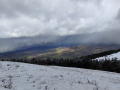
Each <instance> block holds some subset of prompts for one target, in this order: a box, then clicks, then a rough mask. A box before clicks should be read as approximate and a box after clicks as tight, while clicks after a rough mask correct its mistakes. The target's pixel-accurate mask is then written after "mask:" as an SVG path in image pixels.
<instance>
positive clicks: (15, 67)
mask: <svg viewBox="0 0 120 90" xmlns="http://www.w3.org/2000/svg"><path fill="white" fill-rule="evenodd" d="M0 90H120V74H118V73H112V72H104V71H96V70H88V69H79V68H67V67H57V66H40V65H32V64H25V63H17V62H0Z"/></svg>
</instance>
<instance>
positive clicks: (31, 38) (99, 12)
mask: <svg viewBox="0 0 120 90" xmlns="http://www.w3.org/2000/svg"><path fill="white" fill-rule="evenodd" d="M119 24H120V0H39V1H38V0H24V1H21V0H0V38H3V39H0V52H4V51H11V50H16V49H18V48H22V47H24V46H25V47H26V46H32V45H42V44H44V43H49V42H54V43H55V42H56V43H58V41H60V42H64V43H79V42H80V43H87V42H89V43H102V42H104V43H105V42H106V41H107V42H108V43H110V42H113V41H114V42H115V43H119V40H118V38H119V37H118V33H119V31H120V25H119ZM106 32H107V33H109V34H107V33H106ZM112 32H118V33H112ZM105 33H106V34H105ZM76 34H77V35H76ZM41 35H42V36H41ZM83 35H84V36H83ZM40 36H41V37H40ZM62 36H63V37H62ZM112 36H114V38H112ZM14 37H17V39H14ZM21 37H26V38H21ZM66 37H67V39H66ZM68 37H69V38H68ZM5 38H6V39H5ZM61 38H65V39H61ZM79 38H81V39H79ZM72 39H74V40H72ZM60 42H59V43H60Z"/></svg>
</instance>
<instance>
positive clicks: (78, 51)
mask: <svg viewBox="0 0 120 90" xmlns="http://www.w3.org/2000/svg"><path fill="white" fill-rule="evenodd" d="M118 48H120V45H76V46H71V47H59V48H54V49H48V50H41V49H35V50H26V51H21V52H13V53H7V54H1V55H0V59H2V58H4V59H12V58H19V59H21V58H28V59H32V58H39V59H41V58H42V59H45V58H48V57H49V58H74V57H80V56H85V55H90V54H95V53H99V52H103V51H107V50H114V49H118Z"/></svg>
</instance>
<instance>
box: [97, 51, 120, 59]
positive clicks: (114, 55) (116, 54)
mask: <svg viewBox="0 0 120 90" xmlns="http://www.w3.org/2000/svg"><path fill="white" fill-rule="evenodd" d="M115 57H117V59H118V60H120V52H118V53H114V54H111V55H107V56H104V57H99V58H96V59H98V60H102V59H105V58H106V59H110V60H111V59H112V58H115Z"/></svg>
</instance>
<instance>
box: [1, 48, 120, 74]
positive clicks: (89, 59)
mask: <svg viewBox="0 0 120 90" xmlns="http://www.w3.org/2000/svg"><path fill="white" fill-rule="evenodd" d="M119 51H120V49H118V50H110V51H106V52H101V53H98V54H93V55H88V56H82V57H77V58H73V59H72V58H71V59H68V58H59V59H58V58H47V59H45V60H43V59H35V58H33V59H32V60H27V59H10V60H4V59H2V61H14V62H24V63H30V64H38V65H54V66H65V67H78V68H85V69H94V70H104V71H111V72H117V73H120V60H117V58H112V59H111V60H110V59H105V60H99V61H98V60H97V59H96V60H94V59H95V58H97V57H101V56H106V55H110V54H113V53H116V52H119Z"/></svg>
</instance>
